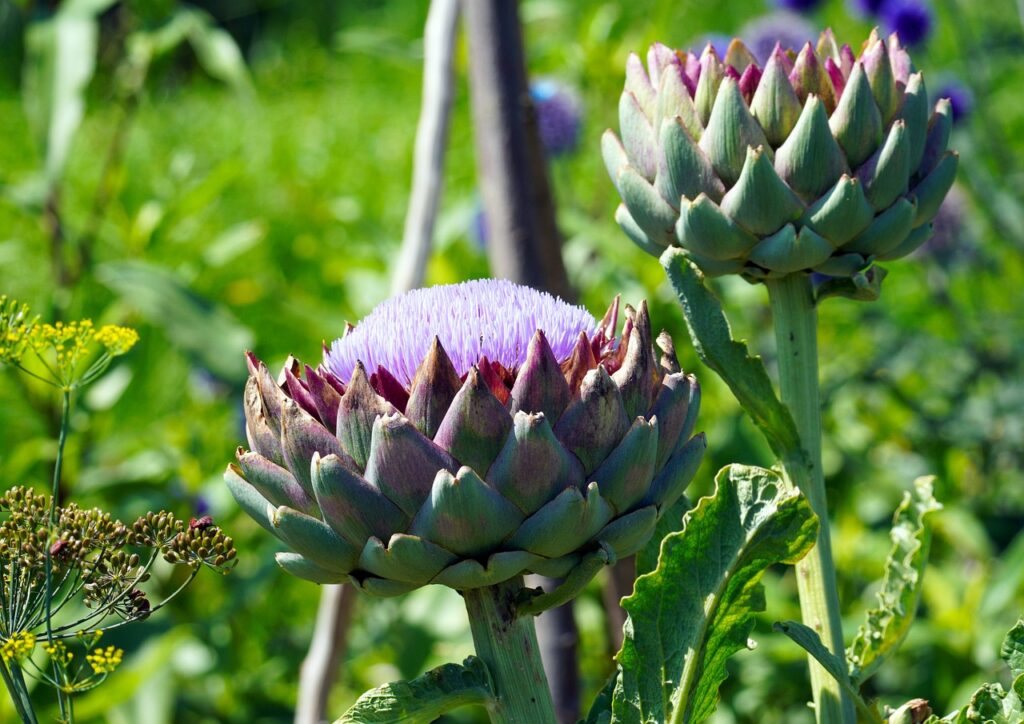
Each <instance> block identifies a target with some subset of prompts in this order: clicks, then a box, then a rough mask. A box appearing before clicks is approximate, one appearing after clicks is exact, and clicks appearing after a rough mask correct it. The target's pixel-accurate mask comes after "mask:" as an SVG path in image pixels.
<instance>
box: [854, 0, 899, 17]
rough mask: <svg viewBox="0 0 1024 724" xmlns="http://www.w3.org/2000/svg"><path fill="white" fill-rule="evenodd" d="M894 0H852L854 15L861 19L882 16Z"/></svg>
mask: <svg viewBox="0 0 1024 724" xmlns="http://www.w3.org/2000/svg"><path fill="white" fill-rule="evenodd" d="M891 1H892V0H850V5H851V6H852V8H853V11H854V13H856V14H857V15H860V16H861V17H866V18H873V17H875V16H877V15H880V14H881V13H882V12H883V11H884V9H885V6H886V5H888V4H889V3H890V2H891Z"/></svg>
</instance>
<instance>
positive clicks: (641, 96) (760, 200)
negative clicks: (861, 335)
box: [603, 31, 957, 281]
mask: <svg viewBox="0 0 1024 724" xmlns="http://www.w3.org/2000/svg"><path fill="white" fill-rule="evenodd" d="M952 120H953V119H952V111H951V109H950V104H949V101H948V100H940V101H939V102H938V103H937V104H935V107H934V110H930V108H929V101H928V93H927V90H926V88H925V83H924V76H923V74H921V73H919V72H914V69H913V66H912V64H911V60H910V56H909V55H908V54H907V51H906V50H905V49H904V48H903V47H902V46H901V44H900V42H899V40H898V38H897V37H896V36H895V35H893V36H891V37H889V38H888V39H885V38H880V37H879V36H878V35H877V34H875V33H872V35H871V37H870V38H869V39H868V40H867V42H866V43H865V44H864V47H863V49H862V51H861V53H860V55H855V54H854V52H853V51H852V50H851V49H850V47H849V46H848V45H843V46H841V47H840V46H839V45H838V44H837V42H836V40H835V38H834V36H833V34H832V32H831V31H825V32H824V33H823V34H822V35H821V38H820V39H819V41H818V44H817V47H816V48H815V47H814V46H812V45H811V43H807V44H806V45H805V46H804V47H803V48H802V49H785V48H781V47H778V46H776V48H775V50H774V52H773V53H772V54H771V57H770V58H769V59H768V61H767V62H766V64H765V65H764V67H763V68H761V67H760V66H759V65H758V63H757V61H756V60H755V58H754V56H753V54H752V53H751V52H750V51H749V50H748V49H747V47H746V46H745V45H744V44H743V43H742V42H741V41H740V40H738V39H737V40H733V41H732V43H731V45H730V46H729V49H728V52H727V53H726V56H725V58H724V59H720V58H719V56H718V54H717V53H716V52H715V50H714V49H713V48H712V47H711V46H708V48H707V49H706V50H704V52H703V53H702V54H701V55H700V57H698V56H696V55H694V54H693V53H692V52H682V51H673V50H671V49H669V48H667V47H665V46H663V45H660V44H656V45H654V46H652V47H651V49H650V51H649V52H648V55H647V68H646V69H645V68H644V65H643V63H642V62H641V60H640V58H639V57H638V56H636V55H631V56H630V58H629V61H628V62H627V65H626V84H625V90H624V91H623V93H622V97H621V100H620V103H619V121H620V133H621V140H620V139H619V137H617V136H616V135H615V134H614V133H613V132H612V131H610V130H609V131H607V132H606V133H605V135H604V138H603V151H604V158H605V163H606V165H607V167H608V172H609V173H610V175H611V177H612V180H613V181H614V183H615V186H616V188H617V189H618V191H619V194H620V195H621V196H622V200H623V204H622V205H621V206H619V209H618V211H617V212H616V220H617V221H618V222H619V224H620V225H621V226H622V228H623V230H624V231H625V232H626V234H627V235H629V237H630V238H631V239H632V240H633V241H634V242H636V243H637V244H638V245H639V246H640V247H642V248H643V249H645V250H647V251H649V252H651V253H652V254H655V255H660V253H661V252H662V251H663V250H664V249H665V248H667V247H668V246H670V245H678V246H680V247H682V248H683V249H684V250H685V251H686V253H687V255H688V256H689V257H690V259H691V260H692V261H693V262H695V263H696V264H697V265H698V266H699V267H700V268H701V270H702V271H703V272H704V273H705V274H706V275H709V276H717V275H721V274H733V273H735V274H741V275H743V276H744V277H745V278H747V279H748V280H751V281H760V280H764V279H772V278H780V277H784V276H786V275H788V274H791V273H795V272H804V271H814V272H818V273H821V274H826V275H830V276H841V277H849V276H853V275H855V274H858V273H859V272H861V271H863V270H865V269H866V268H867V267H868V266H869V265H870V264H871V263H872V262H873V261H875V260H879V261H887V260H891V259H898V258H900V257H903V256H906V255H907V254H909V253H910V252H912V251H913V250H914V249H916V248H917V247H918V246H920V245H921V244H922V243H924V242H925V241H926V240H927V239H928V237H929V236H930V235H931V229H932V224H931V222H932V219H933V218H934V217H935V214H936V212H937V211H938V209H939V206H940V204H941V203H942V200H943V198H944V197H945V195H946V192H947V191H949V188H950V186H951V185H952V184H953V180H954V177H955V176H956V169H957V155H956V153H955V152H954V151H949V150H947V143H948V141H949V135H950V129H951V127H952Z"/></svg>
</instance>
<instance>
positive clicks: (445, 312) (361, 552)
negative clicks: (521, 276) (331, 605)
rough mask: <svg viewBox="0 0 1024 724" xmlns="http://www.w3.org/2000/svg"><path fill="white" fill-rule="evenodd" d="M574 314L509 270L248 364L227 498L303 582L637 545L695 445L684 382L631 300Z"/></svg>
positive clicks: (689, 465)
mask: <svg viewBox="0 0 1024 724" xmlns="http://www.w3.org/2000/svg"><path fill="white" fill-rule="evenodd" d="M618 311H619V303H618V300H617V299H616V300H615V302H613V304H612V305H611V308H610V309H609V310H608V313H607V314H606V315H605V316H604V318H603V319H602V320H601V321H600V322H598V321H596V320H595V319H594V318H593V317H591V316H590V314H589V313H587V312H586V310H584V309H582V308H580V307H574V306H572V305H569V304H566V303H565V302H563V301H561V300H559V299H556V298H554V297H551V296H550V295H547V294H543V293H541V292H538V291H535V290H533V289H530V288H528V287H521V286H517V285H515V284H512V283H510V282H505V281H494V280H482V281H473V282H466V283H464V284H457V285H451V286H442V287H433V288H430V289H423V290H417V291H413V292H409V293H407V294H404V295H402V296H399V297H397V298H395V299H392V300H390V301H387V302H385V303H383V304H381V305H380V306H378V307H377V308H376V309H375V310H374V311H373V312H371V313H370V315H369V316H367V317H366V318H365V319H364V320H363V321H362V322H360V323H359V324H358V325H356V326H355V327H351V328H350V329H349V330H348V331H347V332H346V334H345V336H344V337H342V338H341V339H339V340H337V341H335V342H334V343H333V344H331V345H330V347H328V348H325V353H324V359H323V362H322V363H321V364H320V365H319V366H318V367H317V368H316V369H315V370H314V369H313V368H311V367H309V366H308V365H307V366H303V365H300V364H299V363H298V362H296V361H292V360H290V361H289V362H288V363H287V364H286V365H285V368H284V370H283V372H282V374H281V376H279V377H278V378H276V379H275V378H274V377H273V376H272V375H271V374H270V372H269V370H268V369H267V367H266V366H265V365H264V364H263V363H261V362H259V361H258V360H257V359H256V358H255V357H252V356H250V357H249V369H250V377H249V381H248V383H247V385H246V392H245V401H246V420H247V437H248V439H249V445H250V447H251V448H252V451H250V452H246V451H245V450H243V449H241V448H239V451H238V464H237V465H230V466H229V467H228V471H227V473H226V475H225V479H226V481H227V484H228V487H229V488H230V490H231V492H232V494H233V495H234V497H235V499H236V500H237V501H238V503H239V504H240V505H241V506H242V508H244V509H245V510H246V512H247V513H248V514H249V515H250V516H252V517H253V518H254V519H255V520H256V521H257V522H258V523H260V524H261V525H262V526H263V527H264V528H266V529H267V530H268V531H270V532H271V533H272V534H274V535H275V536H277V537H278V538H279V539H280V540H281V541H282V542H284V543H285V545H287V546H288V548H289V551H288V552H283V553H279V554H278V556H277V560H278V563H279V564H280V565H281V566H282V567H283V568H284V569H285V570H287V571H288V572H290V573H292V574H294V575H296V576H299V577H300V578H306V579H309V580H312V581H316V582H318V583H337V582H341V581H349V582H351V583H353V584H354V585H356V586H357V587H359V588H361V589H363V590H365V591H367V592H370V593H374V594H378V595H397V594H400V593H404V592H406V591H409V590H412V589H414V588H417V587H419V586H423V585H427V584H430V583H439V584H443V585H447V586H450V587H452V588H455V589H459V590H465V589H471V588H477V587H481V586H490V585H495V584H498V583H501V582H503V581H506V580H508V579H510V578H513V577H515V576H519V575H521V574H523V573H525V572H534V573H541V574H544V575H548V576H556V577H564V576H566V575H568V574H569V573H571V572H572V571H574V570H576V569H577V566H578V565H579V564H580V562H581V560H583V558H584V556H589V557H593V556H594V555H597V556H603V558H602V560H605V561H607V562H611V561H612V560H614V559H615V558H617V557H622V556H627V555H630V554H632V553H635V552H636V551H637V550H639V548H640V547H641V546H643V544H644V543H645V542H646V541H647V539H648V538H649V537H650V536H651V534H652V533H653V531H654V526H655V524H656V522H657V520H658V518H659V517H660V516H661V514H662V513H663V512H664V511H665V510H666V509H667V508H668V507H669V506H670V505H672V504H673V503H674V502H675V501H676V500H678V499H679V497H680V496H681V495H682V492H683V490H684V488H685V487H686V485H687V484H688V482H689V480H690V478H691V477H692V475H693V473H694V472H695V470H696V468H697V465H698V464H699V462H700V459H701V457H702V455H703V451H704V448H705V442H704V436H703V435H702V434H701V435H697V436H693V435H692V433H693V427H694V424H695V420H696V414H697V410H698V408H699V400H700V396H699V395H700V391H699V387H698V385H697V381H696V380H695V379H694V378H693V377H692V376H689V375H686V374H684V373H683V372H681V371H680V370H679V364H678V362H677V361H676V359H675V354H674V351H673V348H672V342H671V340H670V339H669V338H668V336H667V335H665V334H664V333H663V334H662V335H661V336H660V337H659V338H658V346H659V347H660V349H661V351H662V355H661V358H660V361H658V360H656V358H655V352H654V343H653V341H652V336H651V326H650V319H649V316H648V312H647V306H646V304H645V303H641V304H640V306H639V308H638V309H636V310H634V309H632V308H628V307H627V310H626V320H625V323H624V326H623V328H622V331H621V333H620V335H619V337H618V338H616V337H615V329H616V326H617V319H618Z"/></svg>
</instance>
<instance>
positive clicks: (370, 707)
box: [335, 656, 494, 724]
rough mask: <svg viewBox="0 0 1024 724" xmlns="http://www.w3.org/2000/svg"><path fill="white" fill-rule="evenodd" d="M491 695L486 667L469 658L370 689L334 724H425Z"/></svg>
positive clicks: (490, 685) (491, 689)
mask: <svg viewBox="0 0 1024 724" xmlns="http://www.w3.org/2000/svg"><path fill="white" fill-rule="evenodd" d="M493 692H494V689H493V686H492V684H491V676H490V673H489V672H488V671H487V666H486V665H485V664H484V662H483V661H481V660H480V659H478V658H476V657H475V656H470V657H469V658H468V659H466V660H465V662H463V663H462V664H461V665H460V664H445V665H444V666H439V667H437V668H436V669H431V670H430V671H428V672H427V673H425V674H423V676H418V677H416V678H415V679H412V680H411V681H395V682H392V683H390V684H384V685H383V686H378V687H377V688H376V689H371V690H370V691H368V692H366V693H365V694H363V695H362V696H360V697H359V698H358V699H357V700H356V703H355V704H353V705H352V708H350V709H349V710H348V711H347V712H345V713H344V714H343V715H342V716H341V718H340V719H338V720H337V721H336V722H335V724H390V723H391V722H394V723H395V724H398V722H403V723H404V724H418V723H420V722H422V723H423V724H427V722H432V721H434V720H435V719H436V718H437V717H439V716H440V715H441V714H444V713H445V712H446V711H451V710H452V709H455V708H457V707H460V706H468V705H471V704H482V705H486V704H487V702H488V701H490V700H491V698H493V696H494V693H493Z"/></svg>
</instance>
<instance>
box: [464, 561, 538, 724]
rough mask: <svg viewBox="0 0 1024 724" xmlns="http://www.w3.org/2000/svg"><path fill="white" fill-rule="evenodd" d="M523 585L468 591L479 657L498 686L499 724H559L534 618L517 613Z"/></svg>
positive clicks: (495, 709)
mask: <svg viewBox="0 0 1024 724" xmlns="http://www.w3.org/2000/svg"><path fill="white" fill-rule="evenodd" d="M522 588H523V579H522V578H514V579H512V580H510V581H506V582H505V583H500V584H498V585H496V586H487V587H485V588H476V589H473V590H470V591H465V592H464V593H463V596H464V597H465V599H466V611H467V612H468V613H469V628H470V630H471V631H472V633H473V644H474V645H475V646H476V655H477V656H478V657H479V658H480V659H481V660H482V661H483V662H484V663H485V664H487V668H488V669H489V670H490V672H491V678H492V679H493V681H494V693H495V698H494V702H493V704H492V705H491V706H490V714H491V721H492V722H494V724H525V723H526V722H529V723H530V724H557V722H556V719H555V707H554V703H553V702H552V699H551V692H550V690H549V689H548V680H547V677H546V676H545V675H544V666H543V665H542V664H541V661H540V652H539V650H538V648H537V632H536V630H535V629H534V627H533V617H532V616H530V615H528V614H527V615H525V616H520V615H517V613H516V596H517V595H518V594H519V592H520V591H521V590H522Z"/></svg>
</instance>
